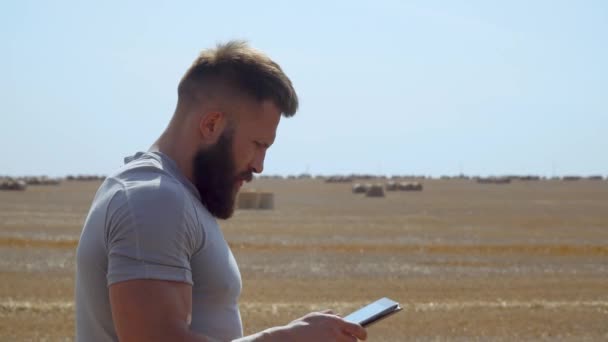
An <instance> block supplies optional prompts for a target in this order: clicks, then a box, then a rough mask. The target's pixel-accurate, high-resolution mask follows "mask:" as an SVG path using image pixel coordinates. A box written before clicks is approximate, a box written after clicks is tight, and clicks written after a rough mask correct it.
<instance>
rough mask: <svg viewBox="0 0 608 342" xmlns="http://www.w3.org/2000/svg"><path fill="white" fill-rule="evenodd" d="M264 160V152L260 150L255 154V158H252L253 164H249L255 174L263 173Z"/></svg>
mask: <svg viewBox="0 0 608 342" xmlns="http://www.w3.org/2000/svg"><path fill="white" fill-rule="evenodd" d="M265 158H266V151H265V150H260V151H258V152H256V154H255V157H254V158H253V163H252V164H251V168H252V169H253V172H255V173H262V171H264V159H265Z"/></svg>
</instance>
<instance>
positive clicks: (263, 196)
mask: <svg viewBox="0 0 608 342" xmlns="http://www.w3.org/2000/svg"><path fill="white" fill-rule="evenodd" d="M257 209H263V210H270V209H274V193H272V192H260V193H258V206H257Z"/></svg>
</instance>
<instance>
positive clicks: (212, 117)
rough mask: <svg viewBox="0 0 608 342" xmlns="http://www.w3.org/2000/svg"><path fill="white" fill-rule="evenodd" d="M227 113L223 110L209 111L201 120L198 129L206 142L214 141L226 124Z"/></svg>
mask: <svg viewBox="0 0 608 342" xmlns="http://www.w3.org/2000/svg"><path fill="white" fill-rule="evenodd" d="M226 121H227V118H226V114H224V113H223V112H218V111H215V112H207V113H205V114H204V115H203V116H202V118H201V120H200V121H199V125H198V129H199V133H200V134H201V138H202V139H203V141H204V142H207V143H214V142H215V141H216V140H217V139H218V138H219V136H220V135H221V134H222V131H223V130H224V127H225V126H226Z"/></svg>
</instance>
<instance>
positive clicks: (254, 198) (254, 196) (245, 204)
mask: <svg viewBox="0 0 608 342" xmlns="http://www.w3.org/2000/svg"><path fill="white" fill-rule="evenodd" d="M258 203H259V195H258V193H257V192H253V191H245V192H239V194H238V197H237V200H236V207H237V209H256V208H257V207H258Z"/></svg>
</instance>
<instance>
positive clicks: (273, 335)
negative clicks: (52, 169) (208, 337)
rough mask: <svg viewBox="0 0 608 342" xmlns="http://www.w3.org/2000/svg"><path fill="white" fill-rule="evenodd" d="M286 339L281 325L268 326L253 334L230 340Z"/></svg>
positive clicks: (272, 341)
mask: <svg viewBox="0 0 608 342" xmlns="http://www.w3.org/2000/svg"><path fill="white" fill-rule="evenodd" d="M280 341H286V339H285V329H284V328H283V327H274V328H269V329H266V330H264V331H260V332H258V333H255V334H253V335H249V336H245V337H241V338H239V339H236V340H233V341H232V342H280Z"/></svg>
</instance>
